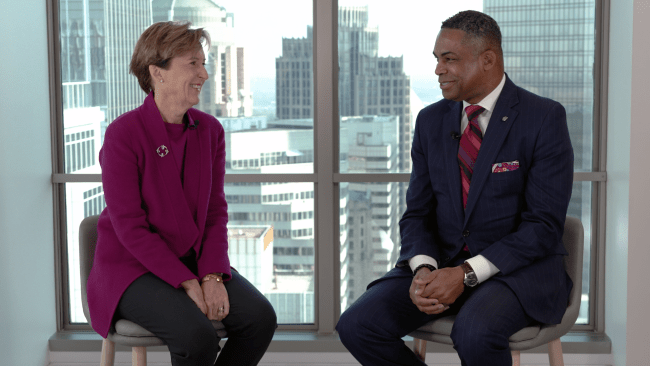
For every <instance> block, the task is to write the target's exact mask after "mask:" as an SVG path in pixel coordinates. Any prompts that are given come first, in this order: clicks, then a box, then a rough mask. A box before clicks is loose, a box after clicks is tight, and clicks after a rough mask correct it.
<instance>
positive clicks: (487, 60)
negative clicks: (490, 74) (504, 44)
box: [481, 49, 497, 71]
mask: <svg viewBox="0 0 650 366" xmlns="http://www.w3.org/2000/svg"><path fill="white" fill-rule="evenodd" d="M496 64H497V54H496V52H494V51H492V50H491V49H488V50H485V51H484V52H483V53H482V54H481V65H483V70H485V71H488V70H490V69H492V68H493V67H495V66H496Z"/></svg>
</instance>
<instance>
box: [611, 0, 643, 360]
mask: <svg viewBox="0 0 650 366" xmlns="http://www.w3.org/2000/svg"><path fill="white" fill-rule="evenodd" d="M649 17H650V1H648V0H635V1H634V21H633V32H634V35H633V38H632V98H631V116H630V117H631V121H632V123H631V129H630V135H631V139H630V210H629V212H630V213H629V234H628V240H629V244H628V263H627V268H628V277H627V342H626V343H627V347H626V350H627V364H628V365H647V364H649V363H650V347H648V340H649V339H650V313H649V312H648V306H650V290H648V288H649V286H648V282H647V281H646V279H647V278H648V277H649V276H648V271H647V270H648V260H649V259H650V240H649V239H650V235H649V233H648V223H649V222H650V142H649V139H650V110H649V109H648V103H649V102H650V91H648V88H649V87H650V43H648V37H649V36H650V23H648V18H649ZM631 25H632V24H629V25H628V27H629V26H631ZM610 62H611V61H610Z"/></svg>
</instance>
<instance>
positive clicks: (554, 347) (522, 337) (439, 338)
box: [409, 216, 584, 366]
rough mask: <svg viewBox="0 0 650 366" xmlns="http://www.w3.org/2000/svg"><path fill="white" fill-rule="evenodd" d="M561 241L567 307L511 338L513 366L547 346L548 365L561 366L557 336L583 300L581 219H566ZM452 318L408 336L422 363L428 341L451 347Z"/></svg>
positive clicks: (568, 325)
mask: <svg viewBox="0 0 650 366" xmlns="http://www.w3.org/2000/svg"><path fill="white" fill-rule="evenodd" d="M562 242H563V243H564V247H565V248H566V250H567V252H568V253H569V255H568V256H567V257H565V260H564V264H565V267H566V270H567V273H568V274H569V277H571V280H572V281H573V288H572V289H571V294H570V295H569V305H568V306H567V309H566V312H565V313H564V317H563V318H562V322H561V323H560V324H554V325H548V324H540V325H534V326H529V327H526V328H524V329H522V330H520V331H518V332H517V333H515V334H513V335H512V337H510V339H509V341H510V350H511V351H512V360H513V365H516V366H519V363H520V351H521V350H528V349H531V348H535V347H537V346H541V345H544V344H547V343H548V358H549V361H550V365H551V366H564V360H563V356H562V343H561V342H560V337H561V336H563V335H565V334H566V333H567V332H568V331H569V330H570V329H571V327H572V326H573V324H575V322H576V320H577V319H578V314H579V313H580V301H581V297H582V288H581V284H582V262H583V251H584V229H583V227H582V223H581V222H580V220H578V219H576V218H574V217H569V216H567V218H566V223H565V225H564V235H563V237H562ZM455 319H456V316H455V315H452V316H447V317H443V318H440V319H437V320H434V321H431V322H429V323H427V324H425V325H423V326H421V327H420V328H418V329H417V330H415V331H413V332H411V334H409V335H410V336H411V337H413V338H415V341H414V345H413V351H414V352H415V354H416V355H418V357H419V358H420V359H421V360H423V361H424V358H425V354H426V344H427V341H430V342H438V343H443V344H449V345H453V342H452V340H451V337H450V335H451V329H452V327H453V325H454V320H455Z"/></svg>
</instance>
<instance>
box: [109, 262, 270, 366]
mask: <svg viewBox="0 0 650 366" xmlns="http://www.w3.org/2000/svg"><path fill="white" fill-rule="evenodd" d="M181 260H182V261H183V263H185V265H186V266H187V267H188V268H190V269H191V270H192V271H193V272H195V273H196V263H195V262H194V261H193V260H192V259H188V258H181ZM224 284H225V286H226V290H227V291H228V300H229V302H230V313H229V314H228V316H226V318H225V319H224V320H223V324H224V326H225V327H226V331H227V332H228V340H227V341H226V343H225V345H224V346H223V350H221V348H220V346H219V341H220V340H221V339H220V338H219V337H218V336H217V332H216V331H215V330H214V327H213V326H212V323H211V322H210V320H209V319H208V318H207V317H206V316H205V315H204V314H203V313H202V312H201V310H199V308H198V307H197V306H196V304H195V303H194V302H193V301H192V299H190V297H189V296H187V294H186V293H185V290H184V289H183V288H180V289H177V288H174V287H172V286H171V285H169V284H168V283H166V282H165V281H163V280H161V279H160V278H159V277H157V276H155V275H154V274H152V273H147V274H144V275H142V276H140V277H139V278H138V279H136V280H135V281H134V282H133V283H132V284H131V285H130V286H129V287H128V288H127V290H126V291H125V292H124V294H123V295H122V298H121V299H120V302H119V304H118V308H117V314H116V315H117V316H119V317H121V318H124V319H127V320H130V321H132V322H134V323H136V324H139V325H140V326H142V327H143V328H145V329H147V330H148V331H150V332H152V333H153V334H155V335H156V336H157V337H159V338H161V339H162V340H163V341H164V342H165V344H167V347H168V348H169V352H170V354H171V361H172V365H174V366H213V365H218V366H222V365H233V366H234V365H237V366H246V365H257V364H258V363H259V361H260V359H261V358H262V356H263V355H264V353H265V352H266V349H267V348H268V346H269V344H270V343H271V339H272V338H273V334H274V332H275V329H276V327H277V321H276V316H275V311H274V310H273V307H272V306H271V304H270V303H269V301H268V300H267V299H266V298H265V297H264V296H263V295H262V294H261V293H260V292H259V291H258V290H257V289H256V288H255V287H254V286H253V285H251V283H250V282H248V281H247V280H246V279H245V278H244V277H242V276H241V275H240V274H239V273H237V272H235V271H232V278H231V279H230V281H226V282H224ZM220 350H221V352H219V351H220ZM217 356H218V359H217ZM215 359H216V362H215Z"/></svg>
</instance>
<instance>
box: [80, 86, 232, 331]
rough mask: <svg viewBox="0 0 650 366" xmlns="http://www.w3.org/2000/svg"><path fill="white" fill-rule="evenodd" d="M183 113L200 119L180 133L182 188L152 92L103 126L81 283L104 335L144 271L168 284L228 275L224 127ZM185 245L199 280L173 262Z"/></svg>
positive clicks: (191, 113)
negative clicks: (86, 270)
mask: <svg viewBox="0 0 650 366" xmlns="http://www.w3.org/2000/svg"><path fill="white" fill-rule="evenodd" d="M187 115H188V117H189V120H190V123H192V122H194V123H196V122H200V124H199V125H198V126H197V128H196V129H193V130H192V129H190V130H188V131H187V133H188V134H189V135H188V137H187V147H186V152H185V162H184V167H185V168H184V175H183V182H184V185H182V184H181V179H180V172H179V170H178V168H177V166H176V162H175V160H174V157H173V156H172V154H171V151H168V149H169V148H170V143H169V139H168V137H167V130H166V129H165V125H164V123H165V122H163V120H162V117H161V116H160V112H158V108H157V107H156V104H155V102H154V99H153V94H152V93H150V94H149V96H147V98H146V99H145V101H144V103H143V104H142V105H141V106H140V107H138V108H136V109H134V110H132V111H130V112H127V113H125V114H123V115H122V116H120V117H118V118H117V119H116V120H115V121H114V122H113V123H111V124H110V125H109V127H108V129H107V130H106V135H105V137H104V145H103V147H102V149H101V151H100V152H99V163H100V164H101V167H102V182H103V184H104V197H105V199H106V208H105V209H104V211H103V212H102V213H101V215H100V217H99V222H98V224H97V231H98V239H97V248H96V250H95V259H94V262H93V267H92V269H91V271H90V276H89V278H88V287H87V288H88V308H89V310H90V318H91V319H92V322H91V324H92V327H93V329H95V331H96V332H97V333H99V334H100V335H101V336H102V337H104V338H106V337H107V335H108V331H109V329H110V327H111V322H112V319H113V314H114V313H115V309H116V308H117V304H118V302H119V301H120V298H121V297H122V294H123V293H124V291H125V290H126V289H127V287H128V286H129V285H130V284H131V283H132V282H133V281H134V280H135V279H136V278H138V277H140V276H142V275H143V274H145V273H148V272H151V273H153V274H155V275H156V276H158V277H160V278H161V279H162V280H164V281H165V282H167V283H169V284H170V285H171V286H173V287H175V288H179V287H180V286H181V283H182V282H183V281H185V280H189V279H193V278H194V279H197V280H198V279H199V278H202V277H203V276H205V275H206V274H208V273H212V272H222V273H224V280H229V279H230V274H231V272H230V261H229V260H228V238H227V229H226V224H227V222H228V213H227V209H228V207H227V204H226V199H225V194H224V174H225V170H226V168H225V158H226V145H225V141H224V130H223V127H222V126H221V124H220V123H219V121H217V120H216V119H215V118H214V117H212V116H210V115H208V114H206V113H203V112H201V111H199V110H196V109H193V108H192V109H190V110H188V111H187ZM191 248H194V250H195V251H196V253H197V264H198V272H199V273H198V277H197V276H196V275H194V273H192V272H191V271H190V270H189V269H188V268H187V267H185V265H183V263H181V261H180V260H179V257H182V256H183V255H185V254H187V252H188V251H189V250H190V249H191Z"/></svg>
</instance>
